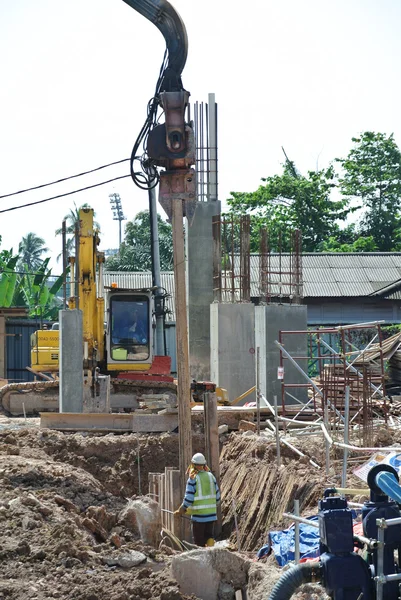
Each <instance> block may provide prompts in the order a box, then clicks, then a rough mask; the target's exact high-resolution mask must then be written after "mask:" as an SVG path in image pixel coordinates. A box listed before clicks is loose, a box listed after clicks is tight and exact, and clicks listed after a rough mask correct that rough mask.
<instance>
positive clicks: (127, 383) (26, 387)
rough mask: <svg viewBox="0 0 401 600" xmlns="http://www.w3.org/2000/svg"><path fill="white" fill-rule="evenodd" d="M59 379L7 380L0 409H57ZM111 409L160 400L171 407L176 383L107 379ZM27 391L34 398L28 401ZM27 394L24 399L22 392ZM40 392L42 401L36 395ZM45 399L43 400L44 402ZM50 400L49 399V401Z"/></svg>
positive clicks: (20, 411)
mask: <svg viewBox="0 0 401 600" xmlns="http://www.w3.org/2000/svg"><path fill="white" fill-rule="evenodd" d="M58 390H59V380H54V381H28V382H21V383H9V384H7V385H5V386H3V387H2V388H0V410H1V409H2V410H3V412H4V413H6V414H8V415H14V416H15V415H16V414H23V413H24V410H25V411H26V414H35V413H36V414H37V413H39V412H46V411H47V410H51V411H54V410H58ZM110 391H111V398H110V405H111V410H112V411H114V410H116V409H117V410H125V411H131V410H136V409H138V408H141V407H143V408H146V404H149V405H150V404H151V403H152V401H153V402H157V401H159V402H164V403H165V405H166V407H175V406H176V404H177V385H176V384H175V383H173V382H169V381H152V382H149V381H132V380H128V379H112V380H111V390H110ZM13 392H17V393H18V394H21V402H17V403H16V402H14V403H13V406H12V405H11V394H12V393H13ZM30 393H34V394H35V396H36V398H35V400H34V401H33V402H32V398H31V400H30V401H29V402H28V397H29V395H30ZM24 395H26V396H27V402H26V404H25V403H24V399H23V396H24ZM41 395H43V402H41V401H40V396H41ZM45 399H46V402H45ZM49 400H50V403H49Z"/></svg>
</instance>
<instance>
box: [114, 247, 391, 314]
mask: <svg viewBox="0 0 401 600" xmlns="http://www.w3.org/2000/svg"><path fill="white" fill-rule="evenodd" d="M289 260H290V259H289V256H288V254H287V255H282V257H281V268H282V270H284V271H288V270H289ZM250 262H251V296H252V297H258V296H259V295H260V282H259V256H258V255H254V254H253V255H251V261H250ZM234 263H235V265H236V267H237V266H239V262H238V256H235V260H234ZM278 267H279V256H278V255H274V254H272V255H271V256H270V269H271V270H272V271H278V270H279V268H278ZM236 270H237V269H236ZM302 278H303V290H304V297H306V298H313V297H320V298H322V297H332V298H334V297H337V298H338V297H347V296H348V297H355V296H369V295H371V294H375V292H376V293H378V294H380V290H383V289H384V288H386V287H388V286H392V285H393V284H395V283H396V282H398V281H400V287H401V252H397V253H387V252H383V253H380V252H372V253H363V254H362V253H331V254H330V253H308V254H304V255H303V256H302ZM271 279H272V280H273V281H278V279H279V276H278V275H273V276H272V278H271ZM161 280H162V286H163V287H164V288H165V289H166V291H167V292H168V294H170V298H169V299H168V300H167V307H168V309H169V310H170V311H171V313H170V315H169V316H168V320H170V321H174V320H175V304H174V276H173V273H172V272H171V271H167V272H163V273H162V274H161ZM223 280H224V273H223ZM235 280H236V281H235V285H236V287H239V281H238V279H237V277H236V278H235ZM112 281H115V282H116V283H117V284H118V285H119V286H121V287H128V288H141V287H150V286H151V285H152V275H151V273H150V272H146V273H139V272H136V273H124V272H115V271H114V272H113V271H106V272H105V273H104V283H105V285H110V284H111V282H112ZM284 281H285V283H287V284H288V283H289V278H288V275H287V276H286V277H284ZM227 284H228V281H227ZM271 292H272V293H278V292H279V286H276V285H274V289H272V290H271ZM380 295H381V294H380ZM382 296H383V297H385V298H391V299H401V292H398V290H393V289H390V290H388V292H387V291H386V292H384V293H383V295H382Z"/></svg>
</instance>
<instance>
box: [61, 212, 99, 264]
mask: <svg viewBox="0 0 401 600" xmlns="http://www.w3.org/2000/svg"><path fill="white" fill-rule="evenodd" d="M81 208H91V207H90V206H89V204H88V203H87V202H85V204H82V205H81V206H80V207H77V205H76V204H75V202H74V208H70V210H69V212H68V214H66V215H65V216H64V219H63V221H66V233H67V236H68V237H67V244H66V247H67V256H71V255H72V254H73V253H74V249H75V225H76V223H78V221H79V211H80V209H81ZM93 214H94V215H95V214H96V213H93ZM93 227H94V228H95V229H99V230H100V225H99V223H97V221H93ZM62 233H63V230H62V228H61V227H59V228H58V229H56V231H55V235H61V234H62ZM61 256H62V253H60V254H59V255H58V256H57V261H59V260H60V258H61Z"/></svg>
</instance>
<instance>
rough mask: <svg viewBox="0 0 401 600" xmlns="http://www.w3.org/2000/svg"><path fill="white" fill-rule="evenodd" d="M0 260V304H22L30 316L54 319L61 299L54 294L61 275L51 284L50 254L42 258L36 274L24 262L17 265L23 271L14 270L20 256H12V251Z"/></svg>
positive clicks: (61, 277)
mask: <svg viewBox="0 0 401 600" xmlns="http://www.w3.org/2000/svg"><path fill="white" fill-rule="evenodd" d="M0 260H1V264H0V307H10V306H23V307H26V308H27V309H28V314H29V317H31V318H37V317H41V318H43V319H57V318H58V311H59V309H60V304H61V303H60V302H59V301H58V299H57V298H56V295H57V293H58V292H59V290H60V288H61V286H62V285H63V279H64V278H63V275H60V276H59V277H58V278H57V279H56V280H55V281H54V282H53V283H52V284H51V285H50V277H51V269H49V268H48V265H49V261H50V258H47V259H45V260H44V261H43V263H42V264H41V266H40V267H39V268H38V269H37V272H36V273H35V275H33V274H31V273H30V272H29V270H28V267H27V266H26V265H24V266H22V267H21V266H20V267H19V269H22V268H23V269H24V270H23V271H17V263H18V260H19V256H12V252H10V253H7V254H6V255H3V257H2V259H1V257H0Z"/></svg>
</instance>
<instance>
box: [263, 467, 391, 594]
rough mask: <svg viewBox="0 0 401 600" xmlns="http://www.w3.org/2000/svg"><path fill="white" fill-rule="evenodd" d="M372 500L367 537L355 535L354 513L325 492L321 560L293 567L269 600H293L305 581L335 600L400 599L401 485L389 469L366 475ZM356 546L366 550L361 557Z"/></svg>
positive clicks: (365, 517) (367, 507) (366, 514)
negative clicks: (316, 585)
mask: <svg viewBox="0 0 401 600" xmlns="http://www.w3.org/2000/svg"><path fill="white" fill-rule="evenodd" d="M368 485H369V488H370V499H369V501H367V502H365V504H364V506H363V508H362V523H363V534H364V536H363V537H358V536H355V535H354V534H353V520H352V511H351V509H350V508H349V507H348V504H347V500H346V499H345V497H343V496H338V495H334V496H333V493H335V489H331V488H330V489H327V490H325V492H324V497H323V498H322V499H321V500H320V501H319V532H320V559H319V561H318V562H307V563H304V564H300V565H296V566H295V567H292V568H291V569H289V570H288V571H287V572H286V573H284V574H283V576H282V577H281V578H280V580H279V581H278V582H277V583H276V585H275V586H274V588H273V590H272V592H271V594H270V597H269V600H289V599H290V598H291V596H292V594H293V593H295V591H296V590H297V588H298V587H299V586H300V585H302V584H303V583H308V582H316V583H320V584H321V585H322V586H323V587H324V588H325V590H326V593H327V594H328V595H329V596H330V598H332V599H333V600H383V598H385V599H386V600H400V598H401V587H400V584H401V563H400V561H401V512H400V503H401V486H400V485H399V483H398V474H397V471H396V470H395V469H393V467H391V466H389V465H377V466H375V467H373V468H372V469H371V470H370V472H369V475H368ZM356 548H359V549H360V550H362V551H363V552H362V553H357V552H356V551H355V549H356Z"/></svg>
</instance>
